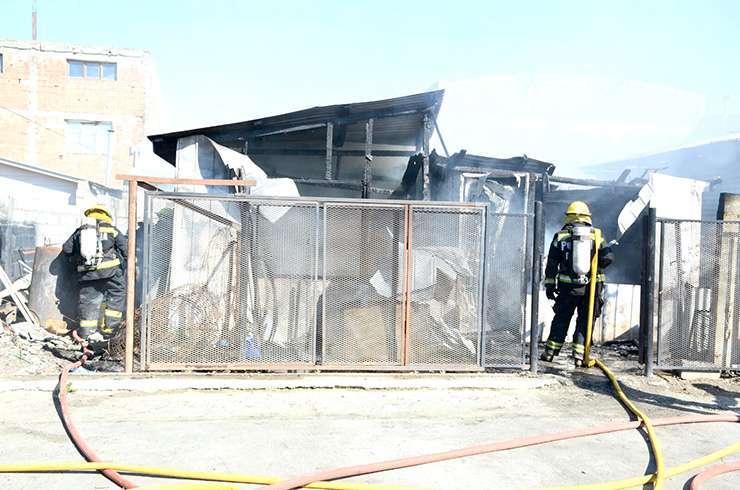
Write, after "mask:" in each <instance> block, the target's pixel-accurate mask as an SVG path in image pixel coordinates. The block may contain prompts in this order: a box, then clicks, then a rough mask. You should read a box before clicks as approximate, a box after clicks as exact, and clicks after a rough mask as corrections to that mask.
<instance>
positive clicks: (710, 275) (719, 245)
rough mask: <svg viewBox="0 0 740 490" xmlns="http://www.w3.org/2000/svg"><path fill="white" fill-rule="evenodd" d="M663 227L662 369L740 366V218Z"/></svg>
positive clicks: (660, 286)
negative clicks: (739, 339) (739, 332)
mask: <svg viewBox="0 0 740 490" xmlns="http://www.w3.org/2000/svg"><path fill="white" fill-rule="evenodd" d="M657 226H658V228H657V232H658V237H657V238H658V240H657V255H658V260H657V261H656V262H657V268H658V272H657V274H656V277H657V281H656V287H657V291H656V298H657V308H656V310H657V311H656V314H657V323H656V324H657V367H658V368H662V369H690V370H721V369H738V368H740V343H739V341H738V328H739V325H740V309H739V308H740V287H739V286H740V254H739V252H740V222H734V221H695V220H668V219H659V220H658V224H657Z"/></svg>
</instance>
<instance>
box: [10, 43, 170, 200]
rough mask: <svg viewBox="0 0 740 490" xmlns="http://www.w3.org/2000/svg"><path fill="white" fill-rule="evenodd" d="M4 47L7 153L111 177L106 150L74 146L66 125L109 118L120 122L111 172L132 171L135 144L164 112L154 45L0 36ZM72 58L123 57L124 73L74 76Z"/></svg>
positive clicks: (97, 178)
mask: <svg viewBox="0 0 740 490" xmlns="http://www.w3.org/2000/svg"><path fill="white" fill-rule="evenodd" d="M0 54H2V56H3V71H2V73H0V157H5V158H8V159H11V160H15V161H21V162H27V163H31V164H34V165H39V166H42V167H44V168H48V169H50V170H55V171H58V172H63V173H66V174H70V175H74V176H77V177H80V178H84V179H88V180H91V181H94V182H98V183H105V170H106V160H107V151H105V152H102V153H95V154H91V153H84V152H74V151H69V148H68V147H67V145H65V132H66V130H67V122H66V121H67V120H70V119H71V120H87V121H106V122H110V123H111V124H112V126H113V130H114V133H113V134H114V136H113V151H112V164H113V171H112V173H113V175H115V174H116V173H118V172H128V171H130V169H131V165H132V158H131V155H130V151H129V150H130V149H131V148H132V147H134V146H136V145H137V144H139V143H141V142H142V141H143V140H144V137H145V132H146V131H147V128H148V127H150V125H151V124H153V123H155V122H156V120H157V118H158V114H157V112H158V111H157V107H158V96H159V94H158V88H157V83H156V80H157V79H156V71H155V69H154V65H153V62H152V59H151V57H150V56H149V55H148V53H146V52H143V51H135V50H108V49H96V48H81V47H70V46H59V45H52V44H47V43H39V42H20V41H2V40H0ZM69 59H74V60H84V61H100V62H106V63H116V65H117V79H116V80H92V79H86V78H73V77H70V76H69V74H68V71H69V68H68V64H67V60H69ZM111 185H114V186H120V183H117V182H115V181H113V182H111Z"/></svg>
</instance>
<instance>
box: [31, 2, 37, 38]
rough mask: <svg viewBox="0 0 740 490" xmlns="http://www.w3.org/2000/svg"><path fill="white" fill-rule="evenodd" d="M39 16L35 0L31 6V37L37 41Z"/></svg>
mask: <svg viewBox="0 0 740 490" xmlns="http://www.w3.org/2000/svg"><path fill="white" fill-rule="evenodd" d="M37 18H38V15H37V14H36V0H33V3H32V6H31V38H33V40H34V41H35V40H36V38H37V34H38V33H37V31H36V19H37Z"/></svg>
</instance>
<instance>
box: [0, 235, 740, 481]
mask: <svg viewBox="0 0 740 490" xmlns="http://www.w3.org/2000/svg"><path fill="white" fill-rule="evenodd" d="M600 239H601V237H600V232H599V231H598V230H596V240H595V242H596V244H597V247H596V248H597V249H598V244H599V243H600ZM597 258H598V253H595V254H594V258H593V262H592V267H591V274H592V276H591V282H590V289H589V296H590V298H589V299H590V301H589V317H588V318H589V320H588V325H587V333H586V346H585V356H584V357H585V359H584V360H585V364H586V366H588V367H592V366H594V365H596V366H598V367H599V368H600V369H601V370H602V371H603V372H604V374H605V375H606V376H607V378H609V380H610V382H611V384H612V387H613V388H614V391H615V394H616V396H617V398H618V399H619V400H620V401H621V402H622V404H623V405H624V406H625V407H626V408H627V409H628V410H629V411H630V412H632V413H633V414H634V415H635V416H636V417H637V418H638V419H639V420H638V421H632V422H617V423H611V424H606V425H602V426H598V427H593V428H587V429H579V430H572V431H566V432H560V433H555V434H545V435H539V436H530V437H523V438H517V439H512V440H509V441H503V442H498V443H493V444H485V445H479V446H472V447H468V448H463V449H458V450H453V451H447V452H441V453H432V454H426V455H421V456H415V457H410V458H401V459H394V460H389V461H381V462H377V463H371V464H365V465H359V466H350V467H345V468H338V469H333V470H325V471H320V472H316V473H312V474H309V475H304V476H299V477H297V478H292V479H289V480H286V479H284V478H277V477H267V476H257V475H243V474H229V473H217V472H203V471H185V470H178V469H169V468H158V467H147V466H136V465H126V464H117V463H110V462H101V460H100V458H99V457H98V455H97V454H96V453H95V452H94V451H93V450H92V449H91V448H90V447H89V446H88V445H87V444H86V443H85V441H84V439H82V437H81V436H80V434H79V432H78V431H77V428H76V427H75V425H74V423H73V422H72V419H71V417H70V416H69V406H68V403H67V397H66V391H67V377H68V375H69V372H70V371H71V370H73V369H75V368H77V367H80V366H82V365H83V364H84V362H85V361H86V359H87V354H88V351H87V350H86V345H85V344H84V342H82V340H81V339H79V337H76V340H78V342H80V343H81V344H82V346H83V357H82V358H81V360H80V361H78V362H77V363H74V364H71V365H69V366H67V367H66V368H64V369H63V370H62V373H61V374H60V376H59V384H58V385H57V390H56V393H57V396H58V400H59V407H60V410H59V411H60V417H61V419H62V423H63V424H64V427H65V429H66V431H67V434H68V435H69V437H70V439H71V440H72V442H73V443H74V445H75V446H76V447H77V449H78V450H79V451H80V453H81V454H82V455H83V457H84V458H85V459H86V460H87V461H88V462H87V463H56V464H55V463H47V464H27V465H0V473H50V472H53V473H63V472H79V471H99V472H101V473H102V474H103V475H104V476H105V477H106V478H108V479H109V480H110V481H112V482H113V483H115V484H116V485H118V486H119V487H121V488H137V485H136V484H134V483H133V482H131V481H129V480H128V479H126V478H125V477H123V476H122V475H121V474H120V473H119V472H124V473H129V474H136V475H144V476H153V477H164V478H175V479H183V480H201V481H213V482H228V483H250V484H257V485H267V486H266V487H263V488H265V490H290V489H294V488H324V489H330V490H391V489H393V490H411V489H410V488H409V487H401V486H391V485H378V484H365V483H342V482H333V481H329V480H339V479H342V478H348V477H353V476H360V475H367V474H371V473H379V472H383V471H389V470H393V469H399V468H408V467H411V466H419V465H425V464H430V463H434V462H440V461H448V460H452V459H459V458H464V457H468V456H474V455H479V454H488V453H493V452H497V451H505V450H510V449H516V448H522V447H528V446H535V445H539V444H545V443H549V442H555V441H562V440H566V439H575V438H580V437H587V436H593V435H598V434H606V433H611V432H619V431H626V430H630V429H639V428H644V429H645V431H646V432H647V435H648V439H649V443H650V448H651V452H652V453H653V456H654V458H655V463H656V471H655V473H654V474H648V475H641V476H638V477H634V478H629V479H625V480H617V481H611V482H605V483H596V484H586V485H575V486H567V487H554V488H551V489H548V490H576V489H577V490H615V489H622V488H631V487H637V486H641V485H645V484H650V483H652V484H653V488H654V489H656V490H660V489H661V488H662V485H663V481H664V480H665V479H667V478H671V477H673V476H676V475H679V474H681V473H685V472H688V471H692V470H694V469H697V468H699V467H702V466H705V465H707V464H710V463H713V462H715V461H717V460H720V459H722V458H725V457H727V456H730V455H732V454H735V453H738V452H740V442H738V443H735V444H732V445H730V446H727V447H726V448H724V449H721V450H719V451H716V452H714V453H711V454H708V455H706V456H703V457H701V458H698V459H695V460H693V461H690V462H688V463H685V464H682V465H679V466H676V467H673V468H668V469H666V468H665V463H664V461H663V454H662V451H661V448H660V444H659V443H658V440H657V437H656V434H655V427H658V426H668V425H681V424H696V423H709V422H734V423H738V422H740V415H736V414H727V415H710V416H683V417H667V418H660V419H655V420H653V421H651V420H650V419H649V418H648V417H647V416H646V415H645V414H644V413H643V412H642V411H640V410H639V409H638V408H637V407H636V406H635V405H634V404H633V403H632V402H631V401H630V400H629V399H628V398H627V396H626V395H625V394H624V392H623V391H622V389H621V387H620V385H619V382H618V381H617V379H616V377H615V376H614V373H612V372H611V370H609V368H608V367H607V366H606V365H605V364H604V363H603V362H601V361H599V360H598V359H591V358H590V348H591V329H592V322H593V307H594V297H595V284H596V277H595V276H596V270H597V268H596V265H597V264H596V261H597ZM738 470H740V461H735V462H733V463H730V464H725V465H717V466H713V467H711V468H709V469H707V470H705V471H703V472H701V473H699V474H698V475H696V477H695V478H694V479H693V480H692V484H691V489H692V490H698V489H699V488H700V486H701V485H702V484H703V483H704V482H706V481H707V480H709V479H710V478H713V477H715V476H717V475H720V474H724V473H728V472H732V471H738ZM141 488H152V489H154V488H159V489H170V490H175V489H179V490H201V489H213V490H226V489H234V488H235V487H232V486H225V485H210V484H203V483H184V484H183V483H180V484H168V485H159V486H153V487H141ZM417 490H418V489H417Z"/></svg>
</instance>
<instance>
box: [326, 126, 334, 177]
mask: <svg viewBox="0 0 740 490" xmlns="http://www.w3.org/2000/svg"><path fill="white" fill-rule="evenodd" d="M333 149H334V124H333V123H326V171H325V173H324V175H325V177H326V179H327V180H331V179H333V178H334V171H333V169H332V159H333V158H334V156H333V155H332V150H333Z"/></svg>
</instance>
